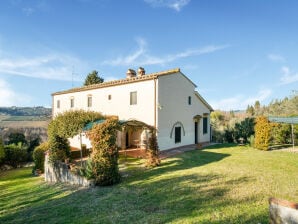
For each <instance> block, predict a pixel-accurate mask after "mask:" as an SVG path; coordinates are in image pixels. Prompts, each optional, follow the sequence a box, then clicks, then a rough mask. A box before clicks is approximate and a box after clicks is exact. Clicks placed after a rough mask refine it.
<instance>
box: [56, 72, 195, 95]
mask: <svg viewBox="0 0 298 224" xmlns="http://www.w3.org/2000/svg"><path fill="white" fill-rule="evenodd" d="M177 72H180V68H175V69H171V70H166V71H161V72H156V73H151V74H148V75H143V76H139V77H133V78H125V79H119V80H114V81H109V82H103V83H100V84H94V85H89V86H82V87H78V88H72V89H69V90H64V91H59V92H55V93H52V96H55V95H61V94H65V93H74V92H81V91H86V90H92V89H99V88H105V87H110V86H117V85H125V84H129V83H135V82H142V81H146V80H152V79H156V78H157V77H159V76H163V75H170V74H174V73H177ZM181 74H182V73H181ZM182 75H183V76H185V75H184V74H182ZM185 77H186V76H185ZM186 78H187V77H186ZM187 79H188V78H187ZM188 80H189V79H188ZM194 85H195V84H194Z"/></svg>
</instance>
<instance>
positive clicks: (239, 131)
mask: <svg viewBox="0 0 298 224" xmlns="http://www.w3.org/2000/svg"><path fill="white" fill-rule="evenodd" d="M254 125H255V121H254V118H252V117H247V118H245V119H244V120H243V121H241V122H240V123H236V124H235V128H234V137H235V140H236V141H237V142H238V141H239V139H240V138H242V139H243V143H246V142H247V141H248V139H249V137H250V136H251V135H254Z"/></svg>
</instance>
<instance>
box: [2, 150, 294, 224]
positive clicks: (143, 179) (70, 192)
mask: <svg viewBox="0 0 298 224" xmlns="http://www.w3.org/2000/svg"><path fill="white" fill-rule="evenodd" d="M120 168H121V171H122V172H123V174H124V176H125V177H124V178H123V180H122V182H121V184H118V185H116V186H112V187H97V188H94V189H77V188H74V187H67V186H64V185H59V184H56V185H49V184H46V183H44V182H43V180H42V178H41V177H33V176H31V169H30V168H23V169H18V170H13V171H8V172H4V173H1V174H0V196H1V200H0V223H268V198H269V197H277V198H282V199H286V200H290V201H296V202H297V201H298V188H297V186H298V178H297V173H298V154H294V153H288V152H278V151H271V152H264V151H258V150H255V149H252V148H249V147H245V146H242V147H238V146H231V145H220V146H219V145H216V146H212V147H209V148H206V149H204V150H196V151H191V152H187V153H184V154H181V155H179V156H176V157H173V158H169V159H166V160H163V161H162V165H161V166H160V167H157V168H155V169H151V170H148V169H146V168H144V167H143V166H142V161H140V160H137V159H127V160H126V161H125V159H124V158H121V165H120Z"/></svg>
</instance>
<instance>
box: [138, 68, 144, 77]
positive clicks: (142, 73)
mask: <svg viewBox="0 0 298 224" xmlns="http://www.w3.org/2000/svg"><path fill="white" fill-rule="evenodd" d="M143 75H145V69H144V68H142V67H139V69H138V77H140V76H143Z"/></svg>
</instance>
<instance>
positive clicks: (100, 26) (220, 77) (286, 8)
mask: <svg viewBox="0 0 298 224" xmlns="http://www.w3.org/2000/svg"><path fill="white" fill-rule="evenodd" d="M297 8H298V1H296V0H271V1H265V0H249V1H248V0H237V1H235V0H125V1H123V0H5V1H1V2H0V106H12V105H16V106H51V93H53V92H56V91H60V90H65V89H69V88H72V86H74V87H77V86H81V85H82V84H83V81H84V79H85V77H86V75H87V74H88V73H89V72H91V71H92V70H97V71H99V74H100V75H101V76H102V77H103V78H104V79H105V80H106V81H108V80H113V79H120V78H124V77H125V73H126V71H127V69H128V68H134V69H137V68H138V67H139V66H142V67H144V68H145V70H146V73H153V72H158V71H163V70H167V69H172V68H176V67H180V68H181V71H182V72H183V73H184V74H185V75H187V76H188V77H189V78H190V79H191V80H192V81H193V82H194V83H196V84H197V86H198V87H197V90H198V91H199V92H200V93H201V95H202V96H203V97H204V98H205V99H206V100H207V101H208V102H209V103H210V104H211V105H212V107H213V108H214V109H222V110H236V109H246V107H247V105H248V104H254V102H255V101H256V100H259V101H260V102H261V104H268V103H269V102H270V101H272V100H273V99H282V98H284V97H286V96H290V95H291V94H293V91H295V90H296V91H297V90H298V60H297V59H298V29H297V27H298V26H297V24H298V13H297Z"/></svg>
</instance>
